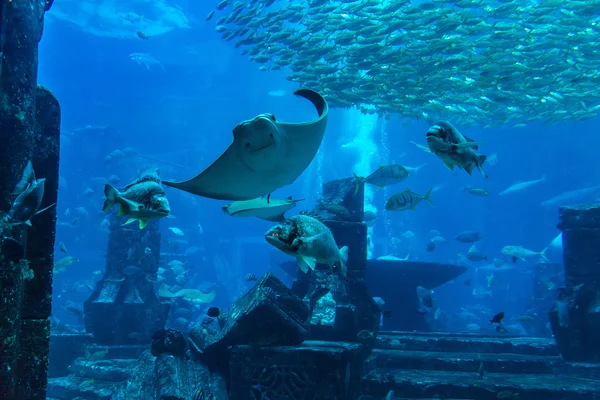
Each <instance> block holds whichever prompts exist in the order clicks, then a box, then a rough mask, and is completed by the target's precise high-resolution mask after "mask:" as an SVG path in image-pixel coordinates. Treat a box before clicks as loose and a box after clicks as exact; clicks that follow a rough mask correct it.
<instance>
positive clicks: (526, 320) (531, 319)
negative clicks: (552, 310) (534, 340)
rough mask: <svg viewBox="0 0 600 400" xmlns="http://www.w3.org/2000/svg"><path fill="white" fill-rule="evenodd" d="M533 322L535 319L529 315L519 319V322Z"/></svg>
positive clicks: (521, 316) (520, 316)
mask: <svg viewBox="0 0 600 400" xmlns="http://www.w3.org/2000/svg"><path fill="white" fill-rule="evenodd" d="M533 320H535V317H533V316H531V315H527V314H523V315H519V316H518V317H517V321H519V322H529V321H533Z"/></svg>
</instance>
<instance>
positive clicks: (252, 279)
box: [246, 272, 256, 282]
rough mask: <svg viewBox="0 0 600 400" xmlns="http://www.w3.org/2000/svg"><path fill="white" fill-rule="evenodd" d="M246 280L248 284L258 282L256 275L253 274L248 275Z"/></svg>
mask: <svg viewBox="0 0 600 400" xmlns="http://www.w3.org/2000/svg"><path fill="white" fill-rule="evenodd" d="M246 280H247V281H248V282H254V281H256V275H254V274H253V273H252V272H250V273H248V274H246Z"/></svg>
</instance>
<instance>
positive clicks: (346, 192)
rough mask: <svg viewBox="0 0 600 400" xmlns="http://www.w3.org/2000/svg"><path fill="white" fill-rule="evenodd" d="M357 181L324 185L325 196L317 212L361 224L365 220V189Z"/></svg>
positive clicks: (328, 217)
mask: <svg viewBox="0 0 600 400" xmlns="http://www.w3.org/2000/svg"><path fill="white" fill-rule="evenodd" d="M356 189H357V186H356V179H354V178H345V179H338V180H335V181H328V182H325V183H324V184H323V196H322V197H321V200H320V203H319V204H318V205H317V207H316V209H315V211H316V212H317V213H319V214H324V215H326V216H327V218H326V219H334V220H340V221H347V222H361V221H362V220H363V218H364V204H365V188H364V183H361V184H359V185H358V191H357V190H356Z"/></svg>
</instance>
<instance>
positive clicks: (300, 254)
mask: <svg viewBox="0 0 600 400" xmlns="http://www.w3.org/2000/svg"><path fill="white" fill-rule="evenodd" d="M265 239H266V240H267V242H269V243H270V244H271V245H273V246H274V247H276V248H277V249H279V250H281V251H283V252H284V253H286V254H288V255H291V256H293V257H296V260H297V261H298V267H299V268H300V270H301V271H302V272H304V273H307V272H308V270H309V269H311V270H314V269H315V266H316V264H317V263H320V264H326V265H328V266H329V267H331V268H332V270H335V269H338V271H339V274H340V276H341V277H342V278H343V279H345V278H346V275H347V270H346V269H347V267H346V263H347V260H348V247H346V246H344V247H342V248H341V249H338V246H337V244H336V243H335V239H334V238H333V234H332V233H331V231H330V230H329V228H327V227H326V226H325V225H324V224H323V223H322V222H320V221H319V220H317V219H315V218H313V217H309V216H308V215H294V216H293V217H290V218H289V219H287V220H286V221H285V222H284V223H282V224H279V225H276V226H274V227H272V228H271V229H269V230H268V231H267V232H266V233H265Z"/></svg>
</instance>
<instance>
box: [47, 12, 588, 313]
mask: <svg viewBox="0 0 600 400" xmlns="http://www.w3.org/2000/svg"><path fill="white" fill-rule="evenodd" d="M211 8H212V7H211V5H210V4H209V5H207V6H197V7H196V9H195V10H193V15H197V16H198V17H199V19H200V21H203V16H204V15H205V14H206V13H207V12H208V11H209V10H210V9H211ZM173 44H190V45H192V46H194V47H195V48H196V49H197V50H198V51H199V55H198V56H197V57H195V58H194V60H192V61H190V60H183V59H180V61H181V63H182V64H181V65H177V62H176V61H173V62H169V60H167V59H163V60H161V61H163V64H164V70H163V69H161V68H160V67H156V66H152V68H151V69H150V70H148V69H146V68H145V67H144V66H143V65H138V64H136V63H135V62H134V61H132V60H130V59H129V58H128V55H129V54H130V53H136V52H139V53H151V54H156V53H160V52H163V53H164V52H165V51H167V50H168V49H169V48H170V47H171V46H172V45H173ZM258 67H259V65H258V64H255V63H251V62H249V61H248V60H247V57H245V56H241V55H240V49H234V48H233V42H222V41H221V39H220V35H219V34H218V33H216V32H215V31H214V24H213V23H204V22H201V23H196V24H194V27H193V28H192V29H189V30H184V31H176V32H173V33H170V34H166V35H164V36H161V37H155V38H151V39H150V40H148V41H143V40H122V39H110V38H102V37H96V36H92V35H89V34H85V33H82V32H80V31H78V30H76V29H75V28H72V27H70V26H69V25H68V24H65V23H62V22H52V23H47V26H46V30H45V32H44V37H43V40H42V42H41V44H40V67H39V83H41V84H43V85H45V86H47V87H48V88H50V89H51V90H52V91H53V92H54V93H55V94H56V96H57V98H58V99H59V100H60V102H61V105H62V128H63V130H64V131H69V130H72V129H76V128H81V127H84V126H86V125H98V126H107V127H110V129H109V130H107V132H109V133H108V134H107V133H104V134H93V133H76V134H75V135H74V136H71V137H64V138H63V141H62V145H61V165H60V171H61V176H62V177H63V178H64V180H63V184H62V185H61V188H60V196H59V204H58V214H59V222H60V221H63V222H70V221H71V220H72V218H73V217H74V215H76V214H74V210H75V209H76V208H77V207H85V208H86V210H87V212H88V215H81V219H80V221H79V223H78V224H77V225H76V226H74V227H72V228H70V227H66V226H59V227H58V236H57V245H58V243H59V242H64V243H65V245H66V246H67V248H68V249H69V254H70V255H73V256H76V257H77V258H79V259H80V260H81V262H80V263H79V264H77V265H75V266H73V267H71V268H70V269H69V271H68V272H67V273H66V274H60V275H57V276H56V277H55V300H56V301H55V305H56V306H55V308H56V309H57V313H59V314H61V313H63V311H62V310H60V308H59V306H58V305H60V304H61V300H60V297H59V296H69V299H71V298H73V299H75V300H83V299H85V298H87V294H73V293H69V292H70V291H72V290H71V288H72V287H73V284H74V283H75V282H77V281H80V280H85V279H91V273H92V271H95V270H103V269H104V258H103V252H104V251H105V247H106V241H107V234H106V233H104V232H101V230H100V224H101V221H102V220H103V218H104V216H103V215H102V213H101V211H100V209H101V205H102V201H103V198H102V184H99V183H98V182H94V181H93V180H92V178H95V177H108V176H110V175H112V174H116V175H118V176H119V177H120V178H121V183H122V184H125V183H127V182H128V181H130V180H132V179H133V178H135V177H136V174H137V173H138V171H139V169H140V168H141V169H143V168H145V167H152V166H154V165H155V163H153V162H152V161H149V160H147V159H140V158H136V159H134V160H132V161H131V162H129V163H128V162H112V163H106V162H105V157H106V156H107V155H108V154H110V152H112V151H113V150H116V149H120V148H123V147H127V146H132V147H134V148H135V149H136V150H137V151H138V152H139V153H140V154H142V155H145V156H148V157H154V158H158V159H161V160H164V161H168V162H171V163H177V164H181V165H183V166H185V167H187V169H184V170H178V169H172V168H169V167H168V166H165V165H161V171H163V174H162V175H163V177H164V178H174V179H187V178H189V177H191V176H193V175H195V174H196V173H198V172H200V171H201V170H202V169H203V168H204V167H206V166H208V165H209V164H210V163H211V161H212V160H214V159H216V157H218V155H220V154H221V152H222V151H223V150H224V149H225V148H226V147H227V146H228V145H229V144H230V142H231V140H232V134H231V131H232V128H233V127H234V126H235V125H236V124H237V123H238V122H240V121H241V120H244V119H248V118H251V117H253V116H255V115H256V114H258V113H262V112H271V113H273V114H275V115H276V116H277V118H278V119H281V120H288V121H301V120H308V119H311V118H313V117H314V109H312V108H311V106H310V105H307V104H306V102H305V101H303V100H301V99H300V100H299V99H295V98H294V97H293V96H292V95H291V92H292V91H293V90H294V89H295V86H294V84H293V83H290V82H288V81H286V80H285V74H284V73H283V72H261V71H259V70H258ZM281 90H283V91H286V95H285V96H283V97H279V96H272V95H269V94H268V92H269V91H281ZM347 118H348V112H347V111H345V110H338V109H335V110H332V112H331V117H330V122H329V126H328V129H327V133H326V137H325V141H324V143H323V145H322V151H323V163H322V168H321V169H320V174H321V178H320V179H322V180H323V181H327V180H330V179H337V178H343V177H348V176H351V174H352V169H353V167H354V164H355V162H356V161H357V158H358V155H357V154H356V153H355V152H353V151H352V150H349V151H348V150H343V149H340V146H341V144H343V143H346V142H348V138H349V139H351V138H352V137H353V135H354V133H353V132H348V131H347V129H348V128H347V123H345V120H346V119H347ZM597 124H598V119H594V120H589V121H583V122H578V121H573V122H563V123H559V124H555V125H550V126H545V125H544V124H543V123H540V122H536V123H531V124H528V125H527V126H526V127H524V128H512V127H511V126H512V125H508V126H506V127H498V128H486V129H484V128H462V127H460V126H458V128H459V129H461V131H462V132H463V133H464V134H466V135H467V136H470V137H471V138H473V139H475V140H476V141H477V142H479V143H481V146H480V150H481V152H483V153H484V154H488V155H489V154H492V153H496V154H497V157H498V162H497V163H496V164H495V165H493V166H488V167H487V168H486V170H487V172H488V173H489V176H490V177H489V179H487V180H484V179H483V178H482V177H481V176H479V175H478V174H477V173H474V174H473V176H468V175H467V174H466V173H464V172H463V171H458V172H456V173H452V172H449V171H448V170H446V169H445V168H444V167H443V165H442V164H441V162H440V161H439V160H438V159H437V158H435V157H434V156H432V155H430V154H426V153H424V152H423V151H421V150H419V149H418V148H417V147H415V146H414V145H412V144H410V143H409V141H414V142H417V143H421V144H425V139H424V136H425V132H426V130H427V128H428V124H427V123H426V122H424V121H413V122H410V123H408V124H407V123H406V121H401V120H400V118H399V117H398V116H393V117H392V118H391V120H390V121H389V122H388V123H387V124H386V125H385V128H384V129H385V131H386V132H387V136H388V138H389V142H388V143H385V145H384V144H382V143H379V144H380V145H381V151H382V152H383V149H384V146H385V147H386V148H387V149H388V150H389V153H390V160H389V161H390V162H397V163H401V164H404V165H410V166H417V165H420V164H423V163H427V165H426V166H425V167H423V169H422V170H421V171H420V172H419V173H418V174H416V175H414V176H411V177H410V178H409V179H408V180H407V181H405V182H404V183H402V184H399V185H397V186H395V187H394V188H393V189H392V190H390V191H388V192H387V193H388V194H393V193H394V192H395V191H401V190H404V189H406V188H410V189H412V190H414V191H416V192H418V193H425V192H426V191H427V190H428V189H430V188H431V187H434V186H436V185H443V186H442V187H441V188H440V189H439V190H437V191H436V192H434V193H433V194H432V197H431V200H432V202H433V203H434V205H435V206H434V207H430V206H429V205H427V204H421V205H420V206H419V207H418V209H417V210H416V211H414V212H413V211H407V212H403V213H385V212H380V215H379V217H378V221H377V223H376V225H375V228H374V236H375V240H376V242H378V243H384V242H387V241H388V239H389V238H387V237H386V235H387V231H386V229H384V224H383V221H384V219H389V221H391V226H392V231H393V232H394V235H395V236H400V235H401V233H403V232H405V231H407V230H411V231H412V232H414V233H415V235H416V236H415V238H413V239H411V240H403V241H402V245H401V246H403V248H405V250H406V252H408V251H410V254H411V259H419V260H431V261H444V262H450V261H452V260H456V259H457V253H459V252H462V253H465V252H466V251H468V248H469V245H466V244H461V243H458V242H456V241H454V239H453V238H454V236H455V235H456V234H457V233H459V232H460V231H463V230H478V231H481V232H483V234H484V239H483V240H482V241H481V242H479V243H478V245H477V249H478V250H479V251H480V252H483V253H485V254H488V255H489V257H490V259H492V258H493V257H495V256H497V255H499V253H500V250H501V248H502V247H503V246H505V245H523V246H525V247H527V248H528V249H532V250H535V251H539V250H541V249H542V248H544V247H546V246H548V244H549V243H550V241H551V240H552V239H553V238H554V237H555V236H556V235H557V234H558V233H559V231H558V230H557V229H556V224H557V221H558V207H556V206H552V207H542V206H541V205H540V203H541V202H542V201H544V200H548V199H549V198H551V197H553V196H555V195H557V194H560V193H562V192H565V191H568V190H573V189H577V188H582V187H588V186H593V185H596V184H597V182H598V178H599V176H598V174H599V173H600V172H599V171H598V168H596V166H597V149H596V147H595V146H593V145H592V144H593V143H595V142H596V138H595V135H596V134H597ZM374 138H375V140H378V138H379V136H378V133H377V132H375V133H374ZM189 149H194V151H191V152H190V151H188V150H189ZM402 154H405V155H404V156H402V157H401V155H402ZM381 157H382V156H381V155H379V156H377V155H375V157H374V158H373V161H372V165H371V167H372V169H373V170H374V169H375V168H377V167H378V166H379V165H380V161H379V160H378V158H381ZM316 174H317V172H316V169H315V168H313V167H311V168H310V169H309V170H307V172H306V173H305V174H304V175H303V176H302V177H301V178H300V179H298V181H297V182H296V183H294V184H293V185H291V186H289V187H285V188H283V189H280V190H278V191H277V192H276V193H274V194H273V197H287V196H289V195H292V196H293V197H294V198H306V199H307V200H306V201H305V202H303V203H300V205H299V207H298V208H297V209H295V210H294V212H295V211H299V210H301V209H310V208H312V206H313V205H314V203H315V201H316V200H317V198H316V196H315V191H314V190H313V187H314V185H315V182H319V177H317V176H316ZM544 175H545V176H546V177H547V180H546V181H545V182H543V183H541V184H539V185H536V186H534V187H531V188H530V189H527V190H526V191H523V192H519V193H515V194H513V195H507V196H496V195H495V194H497V193H498V192H500V191H501V190H503V189H505V188H506V187H508V186H509V185H510V184H512V183H514V182H515V181H518V180H532V179H539V178H541V177H542V176H544ZM65 182H66V184H65ZM466 185H469V186H473V187H485V188H486V189H488V190H489V191H490V192H492V195H491V196H490V197H487V198H480V197H475V196H470V195H468V194H467V193H465V192H464V191H463V189H464V187H465V186H466ZM88 187H89V188H92V189H94V190H95V191H96V193H95V194H94V195H93V196H92V197H88V196H86V195H84V193H83V192H84V190H85V189H86V188H88ZM309 188H310V189H311V190H307V189H309ZM383 193H384V192H383V191H380V192H376V194H375V202H374V205H375V206H376V207H377V208H378V209H379V210H383V209H384V205H385V200H386V199H385V198H384V194H383ZM167 195H168V196H169V199H170V202H171V209H172V212H173V214H174V215H175V216H176V217H177V218H176V219H168V220H163V221H161V230H162V231H163V234H164V236H166V237H169V238H174V235H173V233H172V232H170V231H168V230H167V228H168V227H169V226H176V227H178V228H180V229H182V230H183V231H184V232H186V237H187V238H188V240H189V246H201V247H203V248H204V250H205V252H204V253H203V255H204V257H205V259H203V260H202V259H200V258H198V264H199V267H198V271H199V273H200V274H201V276H202V277H203V280H205V281H208V282H214V281H218V280H219V277H218V275H219V274H221V273H222V272H223V271H216V270H215V268H214V266H213V265H212V260H213V256H214V255H215V254H218V255H221V256H224V257H227V253H226V251H227V245H226V244H225V245H224V244H223V243H222V241H223V240H226V239H228V238H231V237H234V238H246V237H247V238H256V244H255V245H253V246H254V247H255V253H254V254H253V257H252V258H248V257H247V258H245V259H243V264H242V265H241V267H240V269H239V274H241V275H238V278H239V279H240V280H242V279H243V278H242V277H243V275H244V274H245V273H247V272H253V273H255V274H256V275H259V274H261V273H262V272H265V271H266V270H268V269H269V266H268V264H269V254H270V253H271V252H274V251H275V250H273V249H272V248H270V247H269V245H268V244H267V243H266V242H264V241H262V235H263V233H264V232H265V231H266V230H267V229H268V228H269V227H270V226H271V225H272V224H271V223H268V222H265V221H261V220H256V219H236V218H231V217H228V216H227V215H225V214H224V213H222V212H221V211H220V208H221V206H222V205H224V204H226V203H227V202H221V201H214V200H209V199H203V198H195V199H194V200H193V201H192V200H190V196H187V195H184V194H182V193H181V192H178V191H176V190H170V189H167ZM585 200H588V201H593V200H595V196H591V198H590V197H588V198H587V199H585ZM68 208H69V209H70V210H71V215H70V216H69V217H66V216H64V213H65V211H66V210H67V209H68ZM198 223H200V224H201V225H202V228H203V233H202V234H200V233H199V232H198V228H197V224H198ZM432 229H436V230H438V231H440V232H441V234H442V236H444V237H446V238H447V239H448V240H449V243H448V244H446V245H445V246H440V247H439V250H438V251H436V252H435V253H427V252H425V250H424V249H425V246H426V244H427V241H428V239H429V236H428V232H429V231H430V230H432ZM163 247H164V245H163ZM58 254H60V253H59V252H58V250H57V255H58ZM386 254H387V253H386V252H385V251H384V248H382V247H377V248H376V249H375V254H374V256H382V255H386ZM404 255H405V253H400V254H398V256H402V257H403V256H404ZM551 256H552V258H553V260H554V261H558V262H560V261H561V257H560V254H551ZM232 262H233V261H232ZM521 267H522V268H523V270H522V272H523V271H524V272H527V266H526V265H525V264H523V265H519V266H518V267H517V268H516V269H515V270H513V271H510V272H507V273H504V274H502V277H501V283H500V284H498V285H497V286H496V287H495V288H494V295H493V297H491V298H487V299H483V300H480V299H475V298H473V296H472V293H471V290H472V287H464V286H463V285H452V284H448V285H446V286H445V287H443V288H440V289H439V290H437V291H436V292H437V294H438V296H439V298H440V299H441V303H442V304H443V308H444V309H447V310H456V309H458V308H460V307H462V306H464V305H465V304H474V303H476V302H487V305H488V306H489V307H491V308H493V309H498V308H502V309H512V310H513V313H515V314H518V313H520V312H523V310H522V308H523V303H524V301H525V300H527V299H528V298H529V296H530V292H529V287H530V284H531V282H530V279H531V276H530V275H528V274H526V273H519V272H518V271H519V270H520V268H521ZM468 274H471V273H470V272H469V273H468ZM499 276H500V275H499ZM466 278H467V276H466V275H465V277H464V279H466ZM96 279H97V278H96ZM476 279H477V280H478V281H480V282H482V283H481V284H484V283H485V274H479V275H477V278H476ZM65 288H66V291H65V290H63V289H65ZM521 289H525V290H521ZM217 296H218V297H217V300H216V303H217V304H219V305H226V304H228V303H229V302H230V301H231V299H230V298H226V297H223V296H220V297H219V294H218V295H217ZM61 315H62V314H61ZM62 316H63V318H65V319H67V320H68V319H69V318H70V316H67V315H62Z"/></svg>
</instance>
